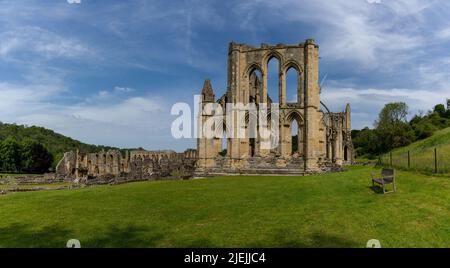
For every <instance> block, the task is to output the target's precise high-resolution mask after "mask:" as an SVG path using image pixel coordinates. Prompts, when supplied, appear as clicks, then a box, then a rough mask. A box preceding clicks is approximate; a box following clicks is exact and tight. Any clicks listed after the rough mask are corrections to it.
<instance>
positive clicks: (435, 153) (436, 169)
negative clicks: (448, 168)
mask: <svg viewBox="0 0 450 268" xmlns="http://www.w3.org/2000/svg"><path fill="white" fill-rule="evenodd" d="M434 173H438V162H437V148H434Z"/></svg>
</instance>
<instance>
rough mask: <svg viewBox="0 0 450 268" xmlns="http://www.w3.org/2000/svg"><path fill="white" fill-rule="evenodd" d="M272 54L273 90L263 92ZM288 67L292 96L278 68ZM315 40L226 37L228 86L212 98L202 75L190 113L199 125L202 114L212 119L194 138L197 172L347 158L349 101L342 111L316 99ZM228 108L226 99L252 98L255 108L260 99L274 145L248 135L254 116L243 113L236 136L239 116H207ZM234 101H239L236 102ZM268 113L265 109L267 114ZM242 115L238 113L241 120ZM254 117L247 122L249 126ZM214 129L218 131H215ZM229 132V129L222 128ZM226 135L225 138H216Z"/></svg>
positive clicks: (306, 166) (331, 165)
mask: <svg viewBox="0 0 450 268" xmlns="http://www.w3.org/2000/svg"><path fill="white" fill-rule="evenodd" d="M273 58H276V60H278V62H279V70H278V78H279V83H278V96H269V94H268V82H267V77H268V63H269V61H270V60H271V59H273ZM290 69H294V70H295V71H296V73H297V81H298V82H297V89H296V97H297V98H296V101H289V99H288V98H287V96H286V74H287V72H288V71H289V70H290ZM318 79H319V46H318V45H317V44H316V43H315V41H314V40H312V39H309V40H306V42H305V43H301V44H298V45H284V44H279V45H274V46H272V45H267V44H262V45H261V47H253V46H250V45H245V44H236V43H231V44H230V45H229V50H228V85H227V91H226V93H225V94H224V95H223V96H222V97H220V98H219V99H217V100H216V99H215V95H214V90H213V88H212V86H211V83H210V81H209V80H207V81H205V83H204V86H203V90H202V107H203V109H202V114H200V115H199V117H198V124H199V129H202V128H203V127H204V125H205V124H207V122H208V121H212V122H215V123H213V124H216V126H215V129H216V130H215V132H216V135H215V136H214V137H206V136H202V137H200V138H199V139H198V145H197V150H198V162H197V170H196V173H197V174H199V175H200V174H203V175H206V174H305V173H315V172H324V171H330V170H334V169H339V168H340V167H342V166H343V165H346V164H350V163H352V161H353V145H352V141H351V119H350V105H348V104H347V106H346V109H345V111H344V112H342V113H332V112H330V111H329V110H328V108H327V107H326V106H325V105H324V104H323V103H322V102H321V101H320V93H321V88H320V86H319V81H318ZM274 97H278V100H279V104H277V105H278V107H279V109H278V115H277V117H278V118H277V119H276V121H274V120H271V119H273V118H270V117H271V114H273V111H271V110H270V109H273V108H271V107H272V106H271V104H273V101H272V100H273V99H274ZM211 103H218V104H220V107H221V109H225V110H226V109H228V108H229V106H227V105H226V104H228V103H231V104H238V103H240V104H243V106H247V105H248V104H253V105H254V106H256V107H261V106H265V105H267V107H269V108H268V112H267V115H264V116H267V117H268V118H267V121H268V122H269V125H270V124H275V128H276V129H275V130H276V131H275V132H276V133H274V135H278V136H279V137H277V138H276V139H273V137H269V140H270V141H271V142H272V143H276V144H272V145H274V146H272V147H271V148H270V149H268V148H265V146H262V144H263V143H264V142H265V141H264V140H263V138H262V137H261V136H260V135H256V136H253V137H252V136H251V135H250V134H249V131H250V130H249V129H250V125H249V123H248V122H249V118H251V117H255V118H257V117H259V116H261V114H258V113H260V111H258V112H257V113H256V114H253V115H252V113H248V112H247V114H246V115H245V117H244V118H245V123H244V126H243V128H244V130H243V131H244V132H246V134H247V135H244V136H240V137H238V136H239V135H236V132H237V131H238V130H239V129H240V128H242V124H241V123H242V122H240V121H239V120H232V122H228V119H229V118H233V116H234V117H236V115H235V114H233V115H232V116H231V117H222V120H221V119H220V117H219V119H218V120H217V119H213V120H210V119H212V118H214V117H215V113H216V112H217V110H214V108H213V107H215V106H214V105H210V104H211ZM241 107H242V105H241ZM237 110H239V108H238V109H237ZM272 117H273V115H272ZM241 121H242V120H241ZM294 121H295V122H296V123H297V126H298V129H297V131H298V133H297V135H296V136H297V137H298V142H297V143H298V146H297V147H296V148H294V147H293V146H292V145H293V141H292V135H291V132H292V129H293V122H294ZM260 127H261V125H260V124H258V125H257V126H255V127H254V128H255V129H256V132H257V133H259V131H258V129H259V128H260ZM217 130H218V131H217ZM230 132H232V133H230ZM230 136H233V137H234V138H227V137H230ZM223 139H226V141H223Z"/></svg>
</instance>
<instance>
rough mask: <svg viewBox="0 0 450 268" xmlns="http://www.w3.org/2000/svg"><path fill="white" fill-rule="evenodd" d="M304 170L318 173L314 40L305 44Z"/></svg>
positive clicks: (318, 96)
mask: <svg viewBox="0 0 450 268" xmlns="http://www.w3.org/2000/svg"><path fill="white" fill-rule="evenodd" d="M304 56H305V67H304V70H305V81H304V82H305V108H304V109H305V135H306V139H305V147H304V151H305V155H304V159H305V170H306V171H307V172H315V171H318V162H317V161H318V156H319V155H320V150H321V149H320V142H319V137H320V133H319V128H320V126H319V124H320V119H321V118H320V113H319V108H320V93H319V81H318V80H319V67H318V59H319V56H318V46H317V45H316V44H315V42H314V40H311V39H310V40H307V41H306V43H305V52H304Z"/></svg>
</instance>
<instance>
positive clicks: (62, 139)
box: [0, 122, 114, 166]
mask: <svg viewBox="0 0 450 268" xmlns="http://www.w3.org/2000/svg"><path fill="white" fill-rule="evenodd" d="M8 136H13V137H15V138H16V139H17V140H18V141H22V140H23V139H25V138H30V139H33V140H35V141H37V142H39V143H41V144H42V145H44V146H45V147H46V148H47V150H49V152H50V153H51V154H52V155H53V159H54V161H53V162H54V163H53V166H56V164H57V163H58V162H59V160H60V159H61V158H62V156H63V154H64V152H67V151H70V150H74V149H77V148H78V149H80V150H81V151H86V152H97V151H101V150H102V149H104V150H108V149H114V148H113V147H108V146H97V145H91V144H86V143H82V142H80V141H77V140H74V139H72V138H69V137H66V136H64V135H61V134H58V133H55V132H54V131H52V130H49V129H46V128H43V127H36V126H31V127H28V126H23V125H15V124H5V123H1V122H0V140H3V139H5V138H7V137H8Z"/></svg>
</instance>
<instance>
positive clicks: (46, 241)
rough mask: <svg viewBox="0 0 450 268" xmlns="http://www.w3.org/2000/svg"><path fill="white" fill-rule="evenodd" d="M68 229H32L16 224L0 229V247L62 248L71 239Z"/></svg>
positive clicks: (25, 225) (29, 226)
mask: <svg viewBox="0 0 450 268" xmlns="http://www.w3.org/2000/svg"><path fill="white" fill-rule="evenodd" d="M70 234H71V232H70V231H69V230H68V229H65V228H61V227H57V226H46V227H44V228H40V229H37V228H33V226H31V225H28V224H22V223H16V224H12V225H10V226H8V227H2V228H0V238H1V239H0V247H8V248H37V247H40V248H62V247H65V246H66V243H67V240H69V239H70V238H73V237H71V235H70Z"/></svg>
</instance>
